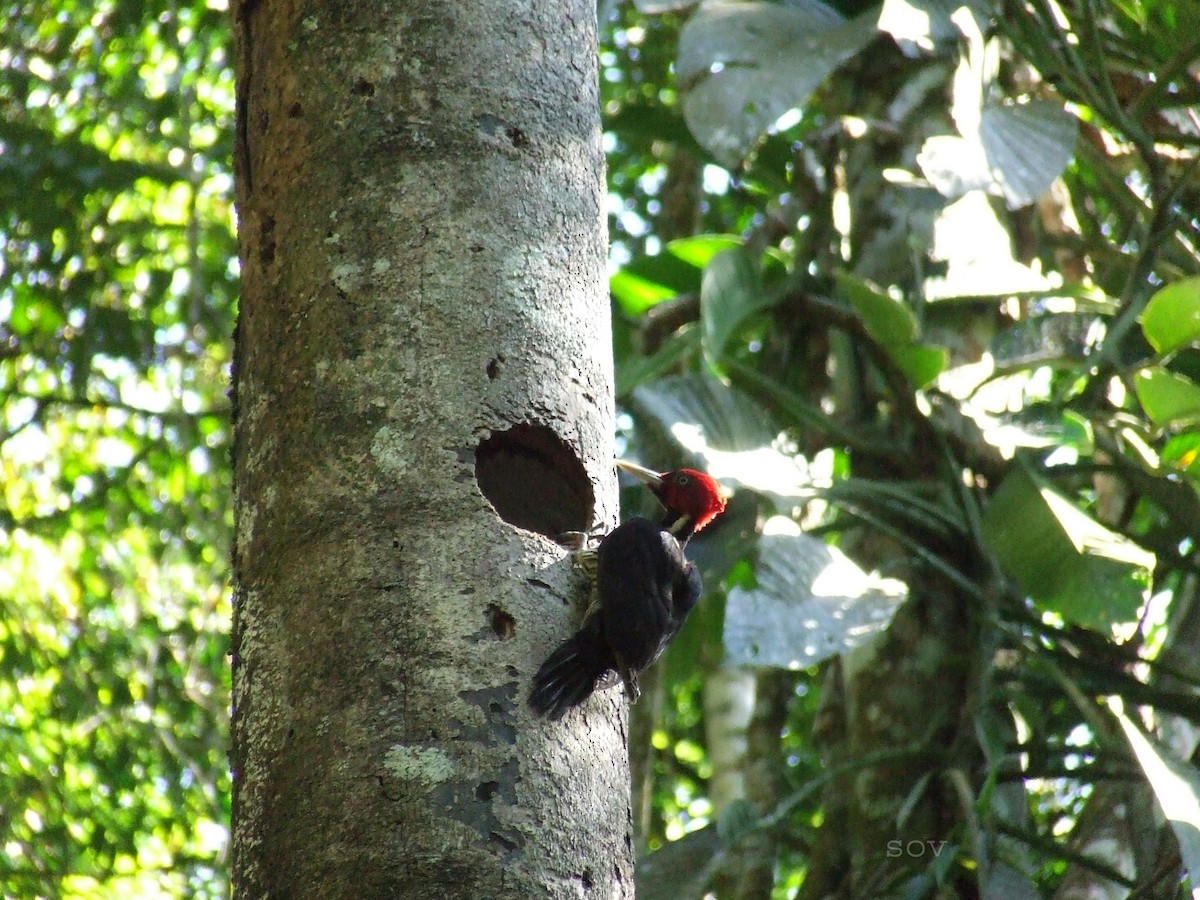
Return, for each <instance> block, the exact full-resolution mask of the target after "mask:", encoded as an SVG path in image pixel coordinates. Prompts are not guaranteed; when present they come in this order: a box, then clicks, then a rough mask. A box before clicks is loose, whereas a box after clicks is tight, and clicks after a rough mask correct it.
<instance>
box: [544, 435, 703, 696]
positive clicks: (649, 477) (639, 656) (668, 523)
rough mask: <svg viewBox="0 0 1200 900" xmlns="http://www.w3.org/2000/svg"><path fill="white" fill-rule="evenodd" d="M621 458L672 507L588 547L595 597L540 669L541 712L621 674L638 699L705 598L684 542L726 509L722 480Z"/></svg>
mask: <svg viewBox="0 0 1200 900" xmlns="http://www.w3.org/2000/svg"><path fill="white" fill-rule="evenodd" d="M617 465H618V466H619V467H620V468H622V469H624V470H625V471H626V472H629V473H630V474H631V475H634V476H635V477H637V478H638V479H640V480H641V481H643V482H644V483H645V484H646V485H647V487H649V488H650V490H651V491H652V492H653V493H654V495H655V496H656V497H657V498H658V500H659V502H660V503H662V505H663V506H664V507H665V509H666V513H665V515H664V517H663V519H662V521H661V523H659V524H655V523H654V522H651V521H649V520H648V519H643V518H634V519H630V520H629V521H628V522H625V523H623V524H621V525H618V526H617V527H616V528H615V529H613V530H612V531H611V532H609V533H608V534H607V535H605V536H604V538H603V539H601V541H600V546H599V547H598V548H597V549H596V550H594V551H582V552H581V556H582V557H584V558H585V560H587V564H588V567H589V568H590V567H591V565H594V570H595V580H596V581H595V591H594V594H593V597H594V599H593V601H592V603H591V605H590V607H589V608H588V611H587V613H586V614H585V615H584V620H583V625H582V626H581V627H580V629H579V631H577V632H576V633H575V634H574V635H573V636H572V637H570V638H569V639H568V640H566V641H565V642H563V643H562V644H561V645H560V646H559V647H558V649H557V650H555V651H554V652H553V653H551V654H550V656H549V658H547V660H546V661H545V662H544V663H543V664H542V667H541V668H540V669H538V671H537V674H536V675H534V676H533V689H532V690H531V691H530V694H529V706H530V708H531V709H532V710H533V711H534V713H535V714H537V715H539V716H549V717H550V718H552V719H558V718H561V717H562V715H563V714H564V713H566V711H567V710H569V709H570V708H571V707H573V706H578V705H579V704H580V703H582V702H583V701H584V700H586V699H587V698H588V697H590V696H591V695H592V692H593V691H595V690H596V688H597V687H600V686H603V685H604V684H605V683H609V682H610V679H612V677H613V675H614V674H615V675H616V676H619V677H620V679H621V681H622V682H623V683H624V685H625V693H626V695H627V696H628V697H629V699H630V700H631V701H636V700H637V698H638V695H639V694H640V689H639V688H638V675H639V674H640V673H641V672H643V671H644V670H645V669H646V668H647V667H649V666H650V664H651V663H653V662H654V661H655V660H656V659H658V657H659V655H660V654H661V653H662V652H663V650H664V649H665V648H666V646H667V644H668V643H670V641H671V638H673V637H675V635H676V634H677V633H678V632H679V629H680V628H681V627H683V623H684V620H685V619H687V615H688V613H689V612H691V610H692V607H693V606H695V605H696V603H697V602H698V601H699V599H700V593H701V589H702V588H701V583H700V573H699V572H698V571H697V570H696V567H695V566H694V565H693V564H692V563H690V562H688V560H687V559H686V558H685V557H684V555H683V548H684V546H685V545H686V544H687V542H688V539H689V538H690V537H691V536H692V535H693V534H695V533H696V532H697V531H699V530H700V529H701V528H703V527H704V526H705V525H707V524H708V523H709V522H711V521H712V520H713V519H714V518H716V517H717V516H718V515H719V514H720V513H721V512H723V511H724V509H725V495H724V493H723V492H722V490H721V488H720V486H719V485H718V484H717V482H716V481H714V480H713V479H712V478H710V477H709V476H708V475H706V474H704V473H703V472H697V471H696V470H695V469H675V470H673V471H670V472H664V473H661V474H660V473H658V472H654V471H651V470H650V469H645V468H643V467H641V466H638V465H635V464H633V463H630V462H627V461H625V460H623V459H622V460H617ZM589 557H594V558H589Z"/></svg>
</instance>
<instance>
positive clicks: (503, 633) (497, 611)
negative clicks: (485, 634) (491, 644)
mask: <svg viewBox="0 0 1200 900" xmlns="http://www.w3.org/2000/svg"><path fill="white" fill-rule="evenodd" d="M487 619H488V625H489V626H490V627H491V629H492V634H494V635H496V637H498V638H500V640H502V641H507V640H508V639H509V638H510V637H512V636H513V635H514V634H516V632H517V620H516V619H514V618H513V617H512V616H511V615H509V614H508V613H506V612H505V611H504V610H502V609H501V608H500V607H498V606H497V605H496V604H495V603H489V604H488V607H487Z"/></svg>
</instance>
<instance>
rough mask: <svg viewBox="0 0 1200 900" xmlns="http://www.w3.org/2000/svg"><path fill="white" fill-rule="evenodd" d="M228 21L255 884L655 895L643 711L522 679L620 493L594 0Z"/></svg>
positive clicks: (242, 688) (242, 832) (238, 618)
mask: <svg viewBox="0 0 1200 900" xmlns="http://www.w3.org/2000/svg"><path fill="white" fill-rule="evenodd" d="M234 14H235V30H236V41H237V44H236V46H237V67H238V81H237V102H238V135H237V148H236V157H237V178H238V184H237V192H238V209H239V215H240V240H241V260H242V275H243V281H244V288H243V290H244V292H243V297H242V302H241V312H240V322H239V326H238V335H237V345H236V351H235V376H234V389H235V422H236V438H237V446H236V451H235V461H234V462H235V480H236V481H235V483H236V488H237V495H238V501H237V543H236V548H235V551H234V564H235V569H236V581H237V583H236V596H235V614H234V615H235V621H234V660H233V665H234V722H233V728H234V749H233V766H234V772H235V789H234V826H233V855H234V859H233V868H234V874H233V878H234V891H235V893H236V894H237V896H244V897H262V896H271V897H304V896H320V897H355V898H360V897H385V896H391V897H439V898H444V897H450V896H461V897H473V898H475V897H496V898H504V897H522V898H524V897H543V896H546V897H560V896H597V897H604V898H608V897H623V896H631V895H632V877H631V859H630V851H631V836H630V812H629V794H628V768H627V758H626V753H625V727H626V720H625V712H624V703H623V700H622V699H621V697H620V695H619V693H618V692H616V691H609V692H605V693H602V694H600V695H598V696H597V697H596V698H594V699H593V700H591V701H589V702H588V703H587V704H585V705H584V707H583V708H582V709H581V710H579V711H577V712H574V713H572V714H570V715H568V716H567V717H566V718H565V719H564V720H563V721H562V722H560V723H556V724H550V725H546V724H542V723H540V722H537V721H534V720H532V719H531V718H530V715H529V713H528V711H527V709H526V706H525V702H524V701H525V695H526V693H527V690H528V685H529V679H530V676H531V675H532V673H533V672H534V671H535V670H536V668H537V666H538V665H539V663H540V662H541V661H542V659H543V658H544V656H545V654H546V653H547V652H548V651H549V649H550V648H551V647H552V645H553V644H554V643H555V642H556V641H558V640H561V639H562V638H564V637H566V636H567V634H568V633H569V632H570V631H571V630H572V629H573V628H574V627H575V626H576V625H577V624H578V618H579V615H580V612H581V610H580V609H579V608H578V606H579V604H580V603H582V601H583V599H584V594H585V589H584V585H583V583H582V579H581V578H580V577H579V576H578V574H577V573H576V572H575V571H574V570H573V568H572V566H571V563H570V560H569V558H568V556H567V554H566V553H565V551H564V550H563V549H562V548H561V547H560V546H559V545H558V544H557V543H556V542H555V541H554V540H553V538H554V537H555V536H556V535H557V534H558V533H560V532H562V531H565V530H568V529H583V528H586V527H588V526H589V525H590V524H592V523H593V522H599V523H602V524H605V525H609V524H611V523H612V521H613V520H614V518H615V512H616V490H615V488H616V483H615V478H614V476H613V474H612V464H611V460H612V440H611V435H612V431H613V402H612V358H611V342H610V335H609V310H608V303H607V291H606V288H605V283H604V260H605V233H604V221H603V216H602V207H601V197H602V190H603V157H602V154H601V150H600V131H599V110H598V101H597V83H596V36H595V9H594V4H592V3H591V2H587V0H571V2H568V3H566V4H563V3H561V2H558V0H554V2H550V0H526V2H517V3H513V2H510V0H503V2H501V0H484V2H482V3H480V2H472V3H470V4H468V3H465V2H444V3H436V4H426V3H415V2H407V3H393V4H379V3H373V2H372V3H368V2H363V0H351V2H345V0H338V2H333V0H325V2H309V3H302V4H266V3H253V2H243V3H240V4H238V3H235V5H234ZM594 484H595V485H599V490H598V492H597V493H595V494H594V493H593V487H592V485H594Z"/></svg>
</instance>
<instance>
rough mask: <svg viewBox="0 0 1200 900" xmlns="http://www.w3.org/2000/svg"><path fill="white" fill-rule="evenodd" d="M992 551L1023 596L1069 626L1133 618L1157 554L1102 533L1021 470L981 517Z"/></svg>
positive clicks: (1092, 521)
mask: <svg viewBox="0 0 1200 900" xmlns="http://www.w3.org/2000/svg"><path fill="white" fill-rule="evenodd" d="M983 530H984V535H985V537H986V540H987V543H988V545H989V546H990V547H991V549H992V551H993V552H994V553H995V554H996V556H997V558H998V559H999V560H1000V562H1001V564H1002V565H1003V566H1004V568H1005V569H1006V570H1007V571H1008V573H1009V574H1010V575H1012V577H1013V578H1015V579H1016V580H1017V582H1018V584H1019V585H1020V586H1021V589H1022V590H1023V591H1024V592H1025V593H1026V594H1027V595H1029V596H1030V597H1032V598H1034V599H1035V600H1037V601H1038V603H1040V604H1041V605H1042V606H1043V607H1044V608H1046V609H1049V610H1051V611H1053V612H1056V613H1058V614H1059V615H1061V616H1062V617H1063V618H1064V619H1065V620H1067V621H1069V622H1075V623H1078V624H1081V625H1086V626H1089V627H1094V628H1107V627H1108V626H1110V625H1112V624H1114V623H1118V622H1128V621H1131V620H1132V619H1134V618H1136V616H1137V612H1138V608H1139V607H1140V606H1141V604H1142V602H1143V600H1144V599H1145V593H1146V586H1147V583H1148V580H1149V573H1150V571H1151V570H1152V569H1153V568H1154V562H1155V560H1154V554H1152V553H1150V552H1148V551H1146V550H1144V549H1142V548H1141V547H1139V546H1138V545H1136V544H1134V543H1133V542H1131V541H1129V540H1128V539H1126V538H1125V537H1123V536H1121V535H1119V534H1116V533H1115V532H1113V531H1110V530H1109V529H1107V528H1105V527H1104V526H1103V525H1101V524H1100V523H1099V522H1097V521H1096V520H1095V519H1093V518H1091V517H1090V516H1089V515H1087V514H1086V513H1085V512H1083V510H1081V509H1079V508H1078V507H1077V506H1075V504H1073V503H1072V502H1071V501H1070V500H1068V499H1067V498H1066V497H1064V496H1063V495H1061V494H1059V493H1058V492H1057V491H1055V490H1053V489H1051V488H1049V487H1047V486H1044V485H1042V484H1039V483H1038V481H1037V480H1036V479H1035V478H1034V477H1033V475H1032V474H1031V473H1030V472H1029V471H1027V470H1026V469H1025V467H1024V466H1021V465H1016V466H1014V467H1013V468H1012V470H1011V471H1010V473H1009V475H1008V476H1007V477H1006V478H1005V479H1004V481H1003V483H1001V485H1000V487H999V488H998V489H997V490H996V493H995V494H993V496H992V498H991V500H990V502H989V503H988V507H987V510H986V512H985V514H984V520H983Z"/></svg>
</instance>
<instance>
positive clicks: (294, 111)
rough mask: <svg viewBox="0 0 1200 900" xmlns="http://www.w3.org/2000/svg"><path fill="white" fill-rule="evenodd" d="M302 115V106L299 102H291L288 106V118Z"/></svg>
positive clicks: (296, 117)
mask: <svg viewBox="0 0 1200 900" xmlns="http://www.w3.org/2000/svg"><path fill="white" fill-rule="evenodd" d="M302 115H304V107H303V106H301V105H300V104H299V102H296V103H293V104H292V105H291V106H289V107H288V118H291V119H298V118H300V117H301V116H302Z"/></svg>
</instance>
